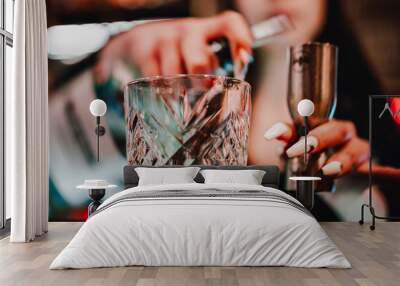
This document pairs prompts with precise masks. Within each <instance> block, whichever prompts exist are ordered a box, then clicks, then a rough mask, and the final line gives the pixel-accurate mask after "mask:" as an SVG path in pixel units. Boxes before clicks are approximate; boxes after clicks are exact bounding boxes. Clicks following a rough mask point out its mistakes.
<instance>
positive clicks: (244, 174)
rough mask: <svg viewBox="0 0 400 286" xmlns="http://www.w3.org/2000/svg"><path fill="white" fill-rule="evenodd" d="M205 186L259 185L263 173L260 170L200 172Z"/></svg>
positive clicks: (212, 170) (209, 170)
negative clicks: (217, 184)
mask: <svg viewBox="0 0 400 286" xmlns="http://www.w3.org/2000/svg"><path fill="white" fill-rule="evenodd" d="M200 174H201V175H202V176H203V177H204V183H205V184H213V183H222V184H229V183H231V184H232V183H233V184H246V185H261V182H262V179H263V177H264V175H265V171H262V170H214V169H208V170H202V171H200Z"/></svg>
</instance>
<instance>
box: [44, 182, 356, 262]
mask: <svg viewBox="0 0 400 286" xmlns="http://www.w3.org/2000/svg"><path fill="white" fill-rule="evenodd" d="M130 265H144V266H293V267H331V268H349V267H351V266H350V263H349V262H348V261H347V259H346V258H345V257H344V255H343V254H342V252H341V251H340V250H339V249H338V248H337V247H336V245H335V244H334V243H333V242H332V241H331V239H330V238H329V237H328V236H327V234H326V233H325V232H324V230H323V229H322V228H321V226H320V225H319V223H318V222H317V221H316V220H315V218H314V217H313V216H312V215H311V214H310V213H309V212H308V211H307V209H305V208H304V207H303V206H302V205H301V204H300V203H299V202H298V201H297V200H296V199H294V198H292V197H291V196H289V195H287V194H285V193H284V192H282V191H280V190H277V189H274V188H269V187H263V186H255V185H239V184H196V183H194V184H177V185H164V186H142V187H135V188H131V189H127V190H125V191H122V192H120V193H118V194H115V195H114V196H112V197H110V198H109V199H107V200H106V201H105V202H104V203H103V204H102V205H101V206H100V207H99V208H98V210H97V211H96V212H95V213H94V214H93V215H92V216H91V217H90V218H89V219H88V220H87V221H86V222H85V223H84V224H83V226H82V227H81V229H80V230H79V231H78V233H77V234H76V235H75V237H74V238H73V239H72V241H71V242H70V243H69V244H68V245H67V246H66V247H65V249H64V250H63V251H62V252H61V253H60V254H59V255H58V256H57V257H56V259H55V260H54V261H53V262H52V264H51V265H50V269H65V268H92V267H117V266H130Z"/></svg>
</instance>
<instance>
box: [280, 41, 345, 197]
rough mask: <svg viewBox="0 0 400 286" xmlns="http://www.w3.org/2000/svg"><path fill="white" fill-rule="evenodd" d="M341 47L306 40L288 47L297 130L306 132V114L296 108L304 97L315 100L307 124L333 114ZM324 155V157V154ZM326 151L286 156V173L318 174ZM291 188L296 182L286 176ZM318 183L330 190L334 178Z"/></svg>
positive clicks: (292, 112) (290, 92) (290, 93)
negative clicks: (301, 155)
mask: <svg viewBox="0 0 400 286" xmlns="http://www.w3.org/2000/svg"><path fill="white" fill-rule="evenodd" d="M337 58H338V48H337V47H336V46H334V45H332V44H329V43H306V44H302V45H298V46H293V47H290V48H289V80H288V94H287V102H288V107H289V112H290V115H291V117H292V119H293V122H294V124H295V126H296V130H297V134H299V135H304V131H305V130H304V126H305V125H304V118H303V117H302V116H300V115H299V114H298V112H297V105H298V103H299V102H300V101H301V100H303V99H309V100H311V101H312V102H313V103H314V106H315V110H314V113H313V114H312V116H310V117H309V118H308V122H307V123H308V124H307V125H308V127H309V129H313V128H315V127H316V126H318V125H320V124H322V123H324V122H326V121H328V120H329V119H331V118H332V117H333V114H334V112H335V108H336V89H337V88H336V87H337V83H336V82H337ZM321 156H322V157H321ZM326 157H327V154H324V153H321V154H310V155H309V156H308V159H307V161H308V162H305V157H298V158H293V159H289V160H287V163H286V175H287V178H288V177H291V176H304V175H307V176H317V175H319V174H320V168H321V164H323V161H324V158H326ZM285 181H286V182H287V184H288V185H287V186H286V188H287V189H288V190H294V189H296V185H295V184H294V182H292V181H289V180H285ZM323 182H324V185H323V184H322V183H320V184H318V185H317V186H316V190H317V191H330V190H332V188H333V182H332V181H331V182H329V180H323Z"/></svg>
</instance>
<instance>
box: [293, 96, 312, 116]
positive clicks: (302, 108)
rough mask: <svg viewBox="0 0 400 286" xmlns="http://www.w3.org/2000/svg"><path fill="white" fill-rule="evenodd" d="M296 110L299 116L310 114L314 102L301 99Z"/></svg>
mask: <svg viewBox="0 0 400 286" xmlns="http://www.w3.org/2000/svg"><path fill="white" fill-rule="evenodd" d="M297 111H298V112H299V114H300V115H301V116H311V115H312V114H313V113H314V103H313V102H312V101H311V100H309V99H303V100H301V101H300V102H299V104H298V105H297Z"/></svg>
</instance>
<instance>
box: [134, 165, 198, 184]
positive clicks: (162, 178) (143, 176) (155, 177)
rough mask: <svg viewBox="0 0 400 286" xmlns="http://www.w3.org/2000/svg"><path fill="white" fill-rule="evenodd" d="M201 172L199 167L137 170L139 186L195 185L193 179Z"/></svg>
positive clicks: (140, 168) (139, 168) (144, 168)
mask: <svg viewBox="0 0 400 286" xmlns="http://www.w3.org/2000/svg"><path fill="white" fill-rule="evenodd" d="M199 170H200V168H199V167H184V168H146V167H137V168H135V171H136V173H137V174H138V176H139V184H138V185H139V186H148V185H166V184H187V183H195V181H194V180H193V179H194V178H195V177H196V175H197V173H198V172H199Z"/></svg>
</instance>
